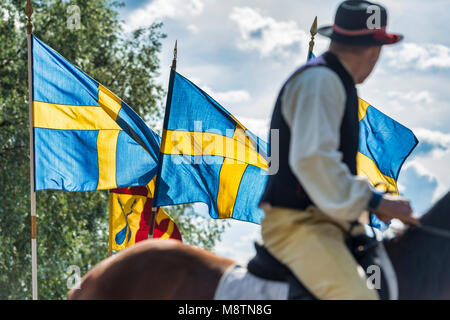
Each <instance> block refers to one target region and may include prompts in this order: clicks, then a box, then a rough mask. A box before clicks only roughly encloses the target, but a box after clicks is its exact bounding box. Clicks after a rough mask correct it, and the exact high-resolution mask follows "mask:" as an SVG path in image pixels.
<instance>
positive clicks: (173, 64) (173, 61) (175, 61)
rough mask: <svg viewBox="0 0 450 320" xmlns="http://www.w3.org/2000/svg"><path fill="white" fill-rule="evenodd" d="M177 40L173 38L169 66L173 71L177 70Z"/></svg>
mask: <svg viewBox="0 0 450 320" xmlns="http://www.w3.org/2000/svg"><path fill="white" fill-rule="evenodd" d="M177 42H178V41H177V40H175V48H173V60H172V67H171V69H172V70H173V71H177V52H178V49H177Z"/></svg>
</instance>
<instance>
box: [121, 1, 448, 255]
mask: <svg viewBox="0 0 450 320" xmlns="http://www.w3.org/2000/svg"><path fill="white" fill-rule="evenodd" d="M125 2H126V7H125V8H123V9H121V12H120V13H121V18H122V19H123V21H124V28H125V30H132V29H133V28H136V27H138V26H146V25H149V24H150V23H152V22H156V21H162V22H163V23H164V27H163V32H164V33H166V34H167V38H166V39H164V41H163V50H162V52H161V54H160V59H161V66H162V68H161V76H160V79H159V81H160V82H161V83H162V84H163V85H164V86H165V87H167V83H168V78H169V66H170V64H171V59H172V50H173V45H174V42H175V39H177V40H178V64H177V71H178V72H180V73H181V74H183V75H184V76H186V77H188V78H189V79H190V80H192V81H193V82H195V83H196V84H198V85H199V86H200V87H202V88H203V89H204V90H205V91H206V92H208V93H209V94H210V95H211V96H212V97H214V98H215V99H216V100H217V101H219V102H220V103H221V104H222V105H223V106H224V107H225V108H227V109H228V110H229V111H230V112H231V113H232V114H234V115H235V116H236V117H237V118H238V119H239V120H240V121H241V122H242V123H243V124H244V125H246V126H247V127H249V128H250V130H252V131H253V132H254V133H256V134H258V135H259V136H260V137H261V138H264V139H265V138H266V136H267V132H268V122H269V119H270V115H271V111H272V108H273V105H274V102H275V99H276V96H277V94H278V90H279V89H280V86H281V85H282V83H283V81H284V80H285V79H286V77H287V76H288V75H289V74H290V73H291V72H292V71H293V70H294V69H295V68H296V67H297V66H299V65H301V64H302V63H304V61H305V59H306V54H307V47H308V42H309V28H310V26H311V23H312V21H313V19H314V16H318V22H319V25H324V24H329V23H331V22H332V21H333V17H334V11H335V8H336V7H337V6H338V4H339V2H340V1H334V0H321V1H304V0H277V1H273V0H272V1H269V0H240V1H237V0H228V1H220V0H153V1H150V0H147V1H146V0H143V1H137V0H131V1H130V0H128V1H125ZM380 3H382V4H384V5H385V6H387V8H388V13H389V23H388V30H391V31H395V32H400V33H403V34H404V35H405V40H404V41H403V42H402V43H401V44H397V45H394V46H389V47H385V48H383V51H382V57H381V59H380V61H379V63H378V65H377V68H376V70H375V72H374V73H373V74H372V75H371V77H370V78H369V79H368V80H367V81H366V82H365V83H364V84H363V85H361V86H359V87H358V92H359V95H360V96H361V97H362V98H363V99H365V100H366V101H368V102H370V103H371V104H372V105H374V106H375V107H376V108H378V109H379V110H381V111H382V112H384V113H386V114H387V115H389V116H391V117H392V118H394V119H396V120H397V121H399V122H401V123H402V124H404V125H406V126H407V127H409V128H411V129H412V130H413V131H414V133H415V134H416V136H417V137H418V138H419V140H420V141H421V142H420V144H419V146H418V147H417V148H416V150H415V151H414V152H413V154H412V155H411V156H410V158H409V159H408V161H407V162H406V163H405V164H404V166H403V169H402V171H401V173H400V177H399V181H398V182H399V186H400V191H401V193H402V194H403V195H404V196H406V197H407V198H409V199H410V200H411V202H412V206H413V209H414V210H415V212H417V213H418V214H420V213H422V212H424V211H425V210H426V209H427V208H428V207H429V206H430V205H431V204H432V203H433V202H434V201H435V200H437V199H438V198H439V197H440V196H442V195H443V194H444V193H446V192H447V191H448V190H449V189H450V166H449V163H450V112H449V111H450V107H449V104H448V101H450V90H448V87H449V84H450V37H449V36H448V35H449V34H450V24H449V23H448V19H447V17H446V15H445V14H440V12H448V11H450V1H446V0H431V1H423V0H396V1H380ZM327 44H328V41H327V39H326V38H323V37H321V36H320V35H317V36H316V47H315V50H314V51H315V53H316V54H320V53H321V52H323V51H324V50H325V49H326V47H327ZM196 208H198V211H199V212H204V207H203V206H201V205H199V206H196ZM258 237H259V226H256V225H253V224H250V223H243V222H237V221H233V222H232V226H231V228H229V230H227V232H226V233H225V235H224V239H223V241H221V242H220V243H219V244H218V245H217V246H216V248H215V252H216V253H218V254H221V255H226V256H228V257H231V258H234V259H236V260H238V261H241V262H245V261H246V260H247V259H248V257H250V256H251V255H252V254H253V249H252V242H253V240H254V239H256V238H258Z"/></svg>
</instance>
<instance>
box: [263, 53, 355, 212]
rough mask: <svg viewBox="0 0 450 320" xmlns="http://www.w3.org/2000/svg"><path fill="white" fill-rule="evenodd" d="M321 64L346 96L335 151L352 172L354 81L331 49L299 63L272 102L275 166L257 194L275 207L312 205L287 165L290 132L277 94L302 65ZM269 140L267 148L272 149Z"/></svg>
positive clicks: (302, 68) (308, 66) (271, 124)
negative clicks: (276, 142)
mask: <svg viewBox="0 0 450 320" xmlns="http://www.w3.org/2000/svg"><path fill="white" fill-rule="evenodd" d="M315 66H324V67H327V68H329V69H330V70H332V71H333V72H335V73H336V74H337V75H338V76H339V79H340V80H341V82H342V84H343V86H344V88H345V93H346V97H347V100H346V102H345V112H344V117H343V119H342V123H341V127H340V145H339V151H340V152H341V153H342V155H343V159H342V161H343V162H344V163H345V164H346V165H347V167H348V168H349V170H350V172H351V173H352V174H354V175H356V154H357V151H358V145H359V121H358V96H357V93H356V88H355V83H354V81H353V78H352V77H351V75H350V74H349V73H348V72H347V70H346V69H345V68H344V66H343V65H342V64H341V62H340V61H339V59H338V58H337V57H336V56H335V55H334V54H333V53H331V52H326V53H324V54H323V55H322V56H320V57H317V58H315V59H312V60H310V61H308V63H307V64H305V65H304V66H302V67H300V68H299V69H298V70H297V71H295V72H294V74H293V75H292V76H291V77H290V78H289V79H288V80H287V81H286V83H285V84H284V85H283V87H282V89H281V91H280V93H279V95H278V99H277V102H276V105H275V109H274V112H273V115H272V121H271V123H270V129H278V130H279V144H280V146H279V153H280V154H279V170H278V172H277V173H276V174H274V175H269V178H268V181H267V185H266V189H265V191H264V194H263V196H262V198H261V203H263V202H266V203H269V204H271V205H272V206H276V207H285V208H293V209H300V210H304V209H306V208H307V207H308V206H309V205H313V204H314V203H313V202H312V200H311V198H310V197H309V196H308V194H307V193H306V191H305V190H304V189H303V187H302V184H301V181H299V180H298V179H297V177H296V176H295V175H294V173H293V172H292V170H291V169H290V167H289V162H288V161H289V160H288V159H289V145H290V140H291V132H290V129H289V126H288V125H287V123H286V121H285V119H284V117H283V115H282V113H281V96H282V95H283V91H284V88H285V87H286V84H287V83H288V82H289V81H290V80H291V79H292V78H293V77H294V76H296V75H298V74H299V73H300V72H302V71H303V70H305V69H306V68H313V67H315ZM270 144H271V141H270V140H269V147H270V148H269V151H271V150H272V147H271V145H270Z"/></svg>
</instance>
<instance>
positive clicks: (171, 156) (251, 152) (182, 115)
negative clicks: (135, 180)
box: [155, 70, 268, 223]
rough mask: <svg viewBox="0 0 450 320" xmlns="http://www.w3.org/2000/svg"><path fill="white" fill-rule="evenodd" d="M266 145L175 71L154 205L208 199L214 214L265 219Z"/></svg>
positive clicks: (168, 101) (244, 218) (171, 85)
mask: <svg viewBox="0 0 450 320" xmlns="http://www.w3.org/2000/svg"><path fill="white" fill-rule="evenodd" d="M266 154H267V144H266V143H265V142H263V141H262V140H260V139H258V138H257V137H256V136H255V135H254V134H252V133H251V132H250V131H249V130H247V129H246V128H245V127H244V126H243V125H242V124H241V123H239V121H237V120H236V118H234V117H233V116H232V115H231V114H230V113H229V112H228V111H226V110H225V109H224V108H223V107H222V106H220V105H219V104H218V103H217V102H216V101H214V100H213V99H212V98H211V97H210V96H209V95H208V94H206V93H205V92H204V91H202V90H201V89H200V88H198V87H197V86H196V85H194V84H193V83H192V82H190V81H189V80H188V79H186V78H184V77H183V76H181V75H180V74H178V73H176V72H175V71H173V70H172V72H171V75H170V84H169V93H168V97H167V106H166V115H165V119H164V127H163V134H162V141H161V149H160V157H159V169H158V175H157V180H156V195H155V205H156V206H165V205H175V204H183V203H192V202H203V203H206V204H207V205H208V207H209V213H210V215H211V217H213V218H233V219H237V220H242V221H249V222H254V223H260V222H261V220H262V217H263V211H262V210H261V209H259V208H258V201H259V198H260V196H261V194H262V193H263V191H264V187H265V184H266V181H267V175H266V171H267V170H268V169H267V168H268V164H267V161H266Z"/></svg>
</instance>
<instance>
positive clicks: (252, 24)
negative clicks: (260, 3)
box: [229, 7, 308, 56]
mask: <svg viewBox="0 0 450 320" xmlns="http://www.w3.org/2000/svg"><path fill="white" fill-rule="evenodd" d="M229 18H230V19H231V20H232V21H234V22H236V23H237V25H238V28H239V31H240V34H241V39H240V40H239V42H238V47H239V48H240V49H242V50H257V51H259V52H260V54H261V55H262V56H270V55H282V56H286V55H287V54H289V53H291V52H292V51H295V52H297V53H298V51H299V47H301V44H302V43H303V44H304V43H307V41H308V35H307V33H306V32H305V31H303V30H301V29H300V28H299V27H298V26H297V23H296V22H295V21H276V20H275V19H273V18H272V17H267V16H263V15H261V14H260V13H259V12H258V11H256V10H254V9H252V8H249V7H234V8H233V9H232V11H231V14H230V16H229Z"/></svg>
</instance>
